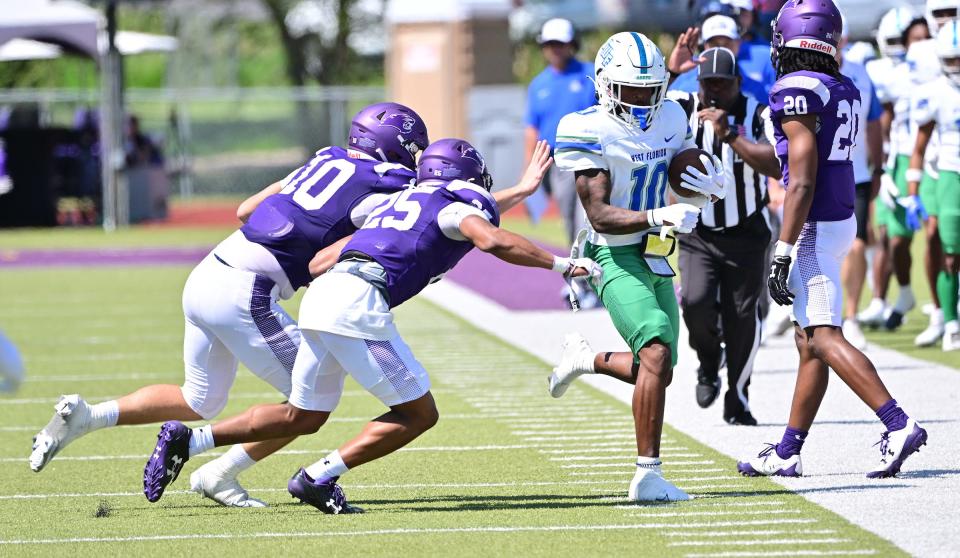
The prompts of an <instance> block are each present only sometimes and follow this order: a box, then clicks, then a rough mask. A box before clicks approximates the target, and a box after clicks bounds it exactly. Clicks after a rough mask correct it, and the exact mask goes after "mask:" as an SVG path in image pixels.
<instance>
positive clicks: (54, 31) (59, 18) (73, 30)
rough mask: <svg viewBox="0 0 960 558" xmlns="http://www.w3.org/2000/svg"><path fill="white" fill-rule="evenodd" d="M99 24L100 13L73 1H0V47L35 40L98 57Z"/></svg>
mask: <svg viewBox="0 0 960 558" xmlns="http://www.w3.org/2000/svg"><path fill="white" fill-rule="evenodd" d="M102 22H103V17H102V16H101V15H100V12H98V11H97V10H95V9H93V8H91V7H89V6H87V5H85V4H81V3H79V2H74V1H73V0H27V1H24V0H0V44H3V43H6V42H7V41H9V40H11V39H34V40H38V41H43V42H48V43H57V44H60V45H63V46H68V47H70V48H73V49H76V50H78V51H80V52H83V53H85V54H87V55H88V56H91V57H93V58H97V56H98V54H99V49H98V38H97V37H98V34H99V31H100V29H101V28H102V27H103V23H102Z"/></svg>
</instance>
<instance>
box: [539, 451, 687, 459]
mask: <svg viewBox="0 0 960 558" xmlns="http://www.w3.org/2000/svg"><path fill="white" fill-rule="evenodd" d="M668 457H703V454H702V453H671V454H668ZM604 459H610V456H609V455H574V456H567V457H550V458H548V460H549V461H602V460H604Z"/></svg>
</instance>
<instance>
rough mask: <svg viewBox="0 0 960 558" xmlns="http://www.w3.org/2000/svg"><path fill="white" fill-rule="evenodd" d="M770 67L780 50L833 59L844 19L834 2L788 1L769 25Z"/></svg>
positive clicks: (774, 64)
mask: <svg viewBox="0 0 960 558" xmlns="http://www.w3.org/2000/svg"><path fill="white" fill-rule="evenodd" d="M771 25H772V27H773V38H772V41H771V45H770V46H771V49H770V59H771V61H772V62H773V67H774V68H776V67H777V60H778V58H779V56H780V49H782V48H799V49H804V50H813V51H816V52H822V53H824V54H828V55H830V56H836V54H837V44H838V43H839V42H840V35H841V32H842V29H843V17H842V16H841V15H840V10H839V9H838V8H837V5H836V4H834V3H833V0H787V2H786V3H785V4H784V5H783V7H782V8H780V13H779V14H777V18H776V19H774V20H773V23H772V24H771Z"/></svg>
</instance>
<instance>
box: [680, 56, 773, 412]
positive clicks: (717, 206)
mask: <svg viewBox="0 0 960 558" xmlns="http://www.w3.org/2000/svg"><path fill="white" fill-rule="evenodd" d="M698 68H699V69H698V77H697V79H698V81H699V92H698V93H697V94H688V93H679V92H677V93H671V94H670V97H671V98H673V99H674V100H677V101H678V102H680V104H681V105H682V106H683V107H684V109H685V110H686V111H687V114H688V115H689V116H690V128H691V129H692V130H694V131H695V134H696V141H697V146H698V147H700V148H701V149H703V150H705V151H707V152H708V153H712V154H715V155H717V156H718V157H720V159H721V160H722V161H723V165H724V167H725V169H726V172H725V174H726V178H727V184H726V187H727V196H726V198H725V199H723V200H720V201H718V202H716V203H714V204H712V205H707V206H706V207H705V208H704V209H703V212H702V213H701V215H700V222H699V223H698V224H697V228H696V229H694V231H693V232H692V233H691V234H686V235H681V236H680V237H679V238H680V261H679V263H680V281H681V293H682V297H681V301H680V306H681V308H682V309H683V320H684V322H685V323H686V324H687V329H688V330H689V332H690V346H691V347H693V350H694V351H696V352H697V358H698V359H699V361H700V367H699V369H698V370H697V374H698V382H697V391H696V396H697V403H698V404H699V405H700V407H703V408H707V407H709V406H710V405H712V404H713V402H714V401H715V400H716V399H717V396H718V395H719V394H720V386H721V380H720V369H721V367H722V361H723V358H724V351H726V367H727V382H728V383H727V392H726V395H725V397H724V406H723V419H724V420H725V421H726V422H728V423H730V424H746V425H751V426H752V425H756V424H757V421H756V419H755V418H753V415H752V414H751V413H750V404H749V400H748V387H749V385H750V375H751V373H752V371H753V358H754V355H756V352H757V348H758V347H759V346H760V314H759V309H758V302H759V299H760V296H761V294H762V293H763V292H764V289H763V286H764V278H765V277H766V272H767V260H766V251H767V246H768V245H769V243H770V227H769V225H768V223H767V215H766V209H765V208H766V205H767V176H773V177H775V178H779V177H780V167H779V162H778V161H777V158H776V155H775V154H774V149H773V146H772V145H770V143H769V141H768V140H767V138H766V136H765V134H764V117H763V113H764V111H765V110H766V106H765V105H762V104H760V103H758V102H757V101H756V100H755V99H753V98H748V97H746V96H745V95H744V94H743V92H742V91H741V88H740V83H741V78H740V73H739V71H738V69H737V61H736V56H735V55H734V53H733V52H732V51H730V50H729V49H726V48H712V49H709V50H706V51H704V53H703V55H702V56H701V62H700V65H699V66H698Z"/></svg>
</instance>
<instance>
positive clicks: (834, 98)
mask: <svg viewBox="0 0 960 558" xmlns="http://www.w3.org/2000/svg"><path fill="white" fill-rule="evenodd" d="M804 114H815V115H817V156H818V161H817V183H816V188H815V190H814V194H813V205H811V206H810V213H809V214H808V215H807V221H841V220H843V219H847V218H848V217H850V216H851V215H853V195H854V189H855V188H854V187H855V183H854V179H853V163H852V162H851V159H850V157H851V154H852V153H853V146H854V145H855V144H856V137H857V129H858V128H859V127H860V126H861V125H866V123H861V122H860V91H859V90H858V89H857V86H856V85H854V84H853V82H852V81H851V80H850V78H848V77H845V76H841V77H839V78H835V77H831V76H828V75H826V74H821V73H817V72H807V71H801V72H793V73H792V74H787V75H785V76H783V77H781V78H780V79H778V80H777V82H776V83H775V84H774V86H773V89H771V90H770V116H771V119H772V120H773V130H774V138H775V141H776V150H777V158H779V159H780V165H781V168H782V169H783V185H784V187H786V188H789V178H790V165H789V162H788V160H787V136H786V135H785V134H784V133H783V127H782V125H781V121H782V120H783V118H784V117H788V116H800V115H804Z"/></svg>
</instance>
